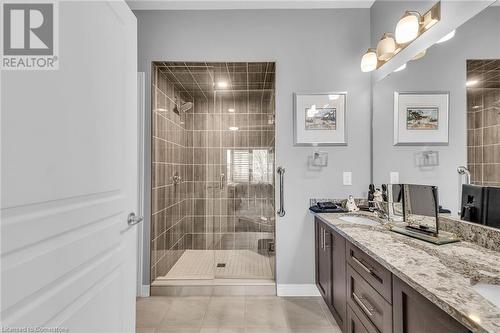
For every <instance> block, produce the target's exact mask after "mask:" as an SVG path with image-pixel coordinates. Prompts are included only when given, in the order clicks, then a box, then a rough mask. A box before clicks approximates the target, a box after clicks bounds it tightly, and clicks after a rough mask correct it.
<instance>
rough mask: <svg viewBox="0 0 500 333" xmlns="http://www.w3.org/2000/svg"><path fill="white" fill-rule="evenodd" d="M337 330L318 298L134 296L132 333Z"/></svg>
mask: <svg viewBox="0 0 500 333" xmlns="http://www.w3.org/2000/svg"><path fill="white" fill-rule="evenodd" d="M170 332H176V333H340V332H341V331H340V328H339V327H338V326H337V324H336V323H335V320H334V319H333V317H332V315H331V314H330V313H329V311H328V309H327V308H326V305H325V303H324V302H323V300H322V299H321V298H319V297H307V298H302V297H301V298H296V297H289V298H281V297H276V296H227V297H226V296H211V297H209V296H207V297H160V296H155V297H149V298H139V299H137V333H170Z"/></svg>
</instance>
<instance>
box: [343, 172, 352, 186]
mask: <svg viewBox="0 0 500 333" xmlns="http://www.w3.org/2000/svg"><path fill="white" fill-rule="evenodd" d="M342 180H343V183H344V185H352V172H350V171H344V173H343V174H342Z"/></svg>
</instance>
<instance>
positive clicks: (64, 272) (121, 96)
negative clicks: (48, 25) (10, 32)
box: [0, 0, 137, 332]
mask: <svg viewBox="0 0 500 333" xmlns="http://www.w3.org/2000/svg"><path fill="white" fill-rule="evenodd" d="M136 40H137V26H136V19H135V16H134V15H133V13H132V12H131V11H130V9H129V8H128V6H127V5H126V3H125V2H123V1H113V0H110V1H80V2H76V1H63V2H60V3H59V50H60V51H59V70H57V71H4V72H2V73H1V89H2V90H1V108H2V109H1V176H2V179H1V180H2V184H1V242H2V243H1V270H2V281H1V313H0V315H1V321H2V322H1V325H2V326H3V327H19V326H22V327H26V326H32V327H39V326H43V327H60V328H68V329H69V331H70V332H98V331H101V332H129V331H134V328H135V327H134V326H135V281H136V273H135V272H136V228H137V226H132V227H129V226H128V224H127V216H128V214H129V213H130V212H133V211H135V212H137V211H136V209H137V156H136V155H137V128H136V126H137V102H136V98H137V97H136V94H137V89H136V85H137V59H136V57H137V50H136V48H137V45H136Z"/></svg>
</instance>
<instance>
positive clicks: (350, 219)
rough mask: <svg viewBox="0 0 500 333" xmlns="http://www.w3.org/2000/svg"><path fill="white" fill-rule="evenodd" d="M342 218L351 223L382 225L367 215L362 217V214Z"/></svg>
mask: <svg viewBox="0 0 500 333" xmlns="http://www.w3.org/2000/svg"><path fill="white" fill-rule="evenodd" d="M339 219H340V220H342V221H346V222H351V223H356V224H363V225H380V223H378V222H377V221H374V220H371V219H369V218H366V217H361V216H341V217H339Z"/></svg>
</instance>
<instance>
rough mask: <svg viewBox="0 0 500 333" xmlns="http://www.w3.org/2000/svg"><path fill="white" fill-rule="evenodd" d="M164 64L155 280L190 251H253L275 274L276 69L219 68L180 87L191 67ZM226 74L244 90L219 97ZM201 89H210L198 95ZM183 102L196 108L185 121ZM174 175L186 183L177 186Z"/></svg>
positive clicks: (158, 72)
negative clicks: (219, 85)
mask: <svg viewBox="0 0 500 333" xmlns="http://www.w3.org/2000/svg"><path fill="white" fill-rule="evenodd" d="M158 64H160V67H156V66H157V65H156V63H155V64H154V65H153V83H152V87H153V91H154V94H153V98H152V101H153V111H152V126H153V127H152V133H153V138H152V150H153V151H152V158H153V160H152V168H153V169H152V218H151V221H152V225H151V230H152V234H151V236H152V238H151V239H152V244H151V249H152V251H151V252H152V253H151V281H152V282H153V281H154V280H155V279H156V278H157V277H160V276H164V275H165V274H166V273H167V272H168V271H169V270H170V268H171V267H172V266H173V265H174V264H175V263H176V262H177V260H178V259H179V258H180V256H181V255H182V254H183V252H184V251H185V250H188V249H194V250H213V249H216V250H232V249H241V250H243V249H244V250H252V251H254V252H258V253H260V254H262V255H266V256H268V257H269V261H270V264H271V266H272V267H274V260H273V255H274V251H273V249H272V245H273V244H274V230H275V226H274V223H275V221H274V215H275V214H274V213H275V209H274V102H275V101H274V79H270V78H274V64H272V63H249V64H247V63H231V66H230V67H231V70H226V67H225V66H226V65H225V64H224V63H222V64H211V66H214V67H211V68H215V70H214V71H213V72H212V71H210V72H209V71H206V70H205V69H204V70H203V71H202V72H201V73H200V72H196V73H194V75H192V73H190V75H191V77H192V78H194V77H196V78H197V79H198V80H199V81H198V82H190V81H189V80H187V81H183V82H180V81H179V79H181V80H182V78H183V74H184V75H185V74H186V73H185V72H186V71H187V70H186V69H185V68H184V66H183V64H180V63H179V64H177V63H176V64H173V65H172V67H171V69H168V68H167V67H165V65H164V63H163V65H162V63H158ZM184 65H185V64H184ZM221 66H223V67H221ZM198 67H199V66H198ZM196 68H197V67H196V66H194V67H192V69H191V70H196ZM233 70H234V71H237V70H240V71H241V72H239V73H235V72H233ZM221 72H222V73H224V75H226V72H227V74H228V75H230V76H231V77H232V79H233V80H232V84H233V86H234V87H237V88H238V89H237V91H235V90H233V89H231V90H229V89H228V90H219V91H214V90H213V87H214V85H215V82H214V76H215V77H217V76H218V75H219V74H218V73H221ZM259 72H260V73H261V74H262V73H263V72H265V73H266V74H265V75H266V76H267V75H269V76H268V81H269V82H268V81H266V80H262V78H260V81H259V79H258V78H259V77H258V76H257V78H255V79H254V81H255V83H252V82H250V81H249V78H250V76H251V75H252V73H259ZM267 72H269V73H267ZM167 74H168V75H167ZM238 75H239V76H241V77H239V78H238ZM203 77H204V78H206V81H207V82H205V81H203V79H201V78H203ZM237 78H238V79H239V80H240V81H241V80H243V81H244V83H243V84H241V83H240V84H238V83H237V82H236V81H235V80H236V79H237ZM225 79H227V80H229V78H228V77H227V76H226V77H225ZM262 81H264V82H262ZM174 82H175V84H174ZM252 84H253V85H255V86H254V87H253V88H254V90H252ZM200 85H201V86H203V87H205V86H206V87H207V90H205V89H203V92H201V93H200V91H196V88H200ZM193 87H194V88H195V89H194V91H193ZM200 89H201V88H200ZM176 101H177V104H182V103H184V102H186V101H190V102H193V105H194V106H193V108H192V109H190V110H188V111H187V112H185V113H182V112H181V113H180V114H177V113H175V112H174V107H175V102H176ZM174 174H178V175H179V176H180V177H181V178H182V181H181V182H180V184H173V178H172V177H173V175H174ZM221 177H222V178H221ZM215 260H217V258H216V254H214V265H215Z"/></svg>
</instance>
